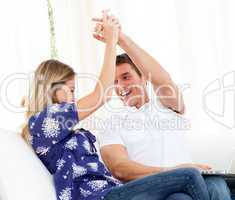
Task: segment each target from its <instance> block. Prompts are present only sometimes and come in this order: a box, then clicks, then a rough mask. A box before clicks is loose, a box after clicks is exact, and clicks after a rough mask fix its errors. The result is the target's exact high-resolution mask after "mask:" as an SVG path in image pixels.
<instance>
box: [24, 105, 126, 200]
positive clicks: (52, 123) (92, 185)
mask: <svg viewBox="0 0 235 200" xmlns="http://www.w3.org/2000/svg"><path fill="white" fill-rule="evenodd" d="M78 121H79V119H78V113H77V109H76V106H75V104H74V103H61V104H53V105H50V106H47V107H46V108H45V109H44V110H43V111H42V112H39V113H37V114H36V115H34V116H32V117H31V118H30V120H29V131H30V136H31V137H30V141H31V144H32V146H33V149H34V150H35V152H36V154H37V155H38V157H39V158H40V160H41V161H42V162H43V164H44V165H45V166H46V167H47V169H48V170H49V171H50V173H51V174H52V175H53V179H54V184H55V188H56V195H57V200H78V199H79V200H101V199H104V197H105V196H106V195H107V193H108V192H109V191H110V190H111V189H112V188H113V187H116V186H120V185H121V183H120V182H119V181H118V180H117V179H115V178H114V177H112V175H111V174H110V172H109V171H108V170H107V169H106V168H105V166H104V164H103V163H102V162H100V161H99V157H98V154H97V152H96V148H95V145H94V143H95V141H96V138H95V136H94V135H92V134H91V133H90V132H89V131H87V130H85V129H79V130H76V131H74V130H73V127H74V125H76V124H77V123H78Z"/></svg>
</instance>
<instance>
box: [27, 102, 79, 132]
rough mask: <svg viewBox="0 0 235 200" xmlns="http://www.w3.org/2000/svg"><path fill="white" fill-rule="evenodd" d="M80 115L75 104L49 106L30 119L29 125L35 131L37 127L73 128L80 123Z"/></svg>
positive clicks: (64, 103)
mask: <svg viewBox="0 0 235 200" xmlns="http://www.w3.org/2000/svg"><path fill="white" fill-rule="evenodd" d="M78 121H79V120H78V114H77V109H76V105H75V103H66V102H63V103H59V104H58V103H56V104H50V105H47V106H46V107H45V108H44V109H43V110H42V111H39V112H37V113H36V114H34V115H33V116H31V117H30V119H29V122H28V125H29V129H30V130H33V128H34V127H35V126H37V127H39V126H42V127H44V126H46V127H48V128H53V129H55V127H60V129H66V128H64V127H70V128H71V127H73V126H75V124H77V123H78Z"/></svg>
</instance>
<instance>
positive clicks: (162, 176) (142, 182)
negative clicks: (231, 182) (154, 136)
mask: <svg viewBox="0 0 235 200" xmlns="http://www.w3.org/2000/svg"><path fill="white" fill-rule="evenodd" d="M174 193H185V194H188V195H189V196H191V197H192V199H193V200H209V194H208V190H207V187H206V184H205V181H204V179H203V177H202V176H201V174H200V172H199V171H198V170H196V169H192V168H185V169H176V170H171V171H167V172H162V173H158V174H155V175H152V176H147V177H145V178H142V179H138V180H135V181H130V182H128V183H126V184H124V185H123V186H120V187H116V188H113V190H111V192H110V193H109V194H108V195H107V196H106V198H105V200H166V199H167V197H169V196H170V195H172V194H174Z"/></svg>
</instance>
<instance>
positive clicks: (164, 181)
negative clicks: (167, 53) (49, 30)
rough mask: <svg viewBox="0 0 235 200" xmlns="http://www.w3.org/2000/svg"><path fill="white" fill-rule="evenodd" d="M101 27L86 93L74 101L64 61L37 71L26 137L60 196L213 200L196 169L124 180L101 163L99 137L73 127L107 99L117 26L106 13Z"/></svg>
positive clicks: (71, 198) (71, 77)
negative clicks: (92, 82) (94, 72)
mask: <svg viewBox="0 0 235 200" xmlns="http://www.w3.org/2000/svg"><path fill="white" fill-rule="evenodd" d="M103 28H104V30H103V35H104V39H105V43H106V48H105V55H104V64H103V68H102V71H101V75H100V77H99V81H100V84H99V83H97V84H96V87H95V89H94V91H93V92H91V93H90V94H89V95H87V96H86V97H83V98H82V99H80V100H78V101H75V100H74V94H73V92H74V88H75V86H74V85H75V84H74V77H75V73H74V71H73V69H72V68H70V67H69V66H68V65H66V64H63V63H61V62H59V61H56V60H48V61H45V62H43V63H41V64H40V65H39V67H38V68H37V70H36V72H35V77H34V82H33V90H32V94H31V99H30V100H29V104H28V112H27V119H28V120H27V125H26V126H25V127H24V129H23V137H24V138H25V139H26V140H27V141H29V142H30V143H31V145H32V147H33V149H34V150H35V152H36V154H37V156H38V157H39V158H40V160H41V161H42V162H43V163H44V165H45V166H46V167H47V169H48V170H49V171H50V173H51V174H52V175H53V178H54V183H55V187H56V195H57V199H58V200H75V199H76V200H77V199H81V200H91V199H92V200H101V199H105V200H109V199H112V200H115V199H136V200H137V199H141V200H164V199H167V200H170V199H171V200H173V199H179V200H184V199H185V200H186V199H187V200H189V199H193V200H209V195H208V192H207V189H206V185H205V182H204V181H203V179H202V177H201V175H200V173H199V172H198V171H197V170H195V169H178V170H172V171H167V172H162V173H159V174H156V175H152V176H149V177H146V178H143V179H140V180H136V181H133V182H129V183H127V184H122V183H121V182H119V181H118V180H117V179H115V178H114V177H112V175H111V174H110V172H109V171H108V170H107V169H106V168H105V166H104V165H103V164H102V163H101V162H100V161H99V157H98V154H97V153H96V148H95V146H94V143H95V141H96V139H95V136H94V135H92V134H91V133H90V132H89V131H87V130H84V129H79V130H74V129H73V128H74V126H75V124H77V123H78V122H79V121H80V120H83V119H85V118H86V117H88V116H89V115H91V114H92V113H93V112H94V111H95V110H97V109H98V108H99V107H101V106H102V105H103V104H104V103H105V100H104V97H103V96H104V95H102V92H103V91H106V90H107V89H108V88H109V87H110V86H111V85H112V83H113V81H114V73H115V58H116V44H117V42H118V34H119V24H118V22H117V21H116V20H115V18H113V17H111V16H108V15H107V11H104V12H103ZM108 94H111V91H109V92H108Z"/></svg>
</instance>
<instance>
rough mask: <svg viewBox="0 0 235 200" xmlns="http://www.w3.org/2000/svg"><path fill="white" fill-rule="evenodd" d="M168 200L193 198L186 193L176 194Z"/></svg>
mask: <svg viewBox="0 0 235 200" xmlns="http://www.w3.org/2000/svg"><path fill="white" fill-rule="evenodd" d="M166 200H192V197H190V196H189V195H187V194H185V193H175V194H172V195H170V196H169V197H167V198H166Z"/></svg>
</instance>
